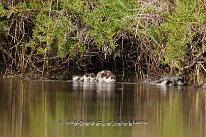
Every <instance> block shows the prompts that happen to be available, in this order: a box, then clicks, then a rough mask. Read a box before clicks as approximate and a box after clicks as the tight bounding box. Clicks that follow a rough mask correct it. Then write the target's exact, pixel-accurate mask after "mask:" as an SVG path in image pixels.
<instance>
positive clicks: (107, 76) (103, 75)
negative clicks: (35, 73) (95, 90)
mask: <svg viewBox="0 0 206 137" xmlns="http://www.w3.org/2000/svg"><path fill="white" fill-rule="evenodd" d="M96 79H97V81H98V82H115V81H116V76H115V75H114V74H113V73H112V72H111V71H109V70H102V71H100V72H99V73H97V77H96Z"/></svg>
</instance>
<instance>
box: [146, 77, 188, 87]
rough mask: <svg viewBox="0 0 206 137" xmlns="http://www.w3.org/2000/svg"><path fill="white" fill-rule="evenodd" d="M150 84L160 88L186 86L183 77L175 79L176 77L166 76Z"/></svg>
mask: <svg viewBox="0 0 206 137" xmlns="http://www.w3.org/2000/svg"><path fill="white" fill-rule="evenodd" d="M150 83H151V84H153V85H160V86H184V85H185V84H186V83H185V81H184V79H183V77H175V76H164V77H162V78H160V79H158V80H155V81H152V82H150Z"/></svg>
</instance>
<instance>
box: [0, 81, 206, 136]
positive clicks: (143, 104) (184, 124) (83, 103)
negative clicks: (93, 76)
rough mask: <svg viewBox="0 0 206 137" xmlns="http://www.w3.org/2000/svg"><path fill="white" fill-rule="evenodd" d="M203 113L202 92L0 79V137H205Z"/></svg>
mask: <svg viewBox="0 0 206 137" xmlns="http://www.w3.org/2000/svg"><path fill="white" fill-rule="evenodd" d="M205 110H206V92H205V91H204V90H203V89H200V90H198V91H197V90H195V89H192V88H187V87H160V86H152V85H141V84H131V83H115V84H106V83H102V84H94V83H93V84H92V83H90V84H89V83H81V84H80V83H73V82H62V81H25V80H0V137H57V136H58V137H80V136H81V137H97V136H98V137H110V136H112V137H113V136H115V137H118V136H120V137H125V136H127V137H133V136H141V137H151V136H152V137H194V136H195V137H205V136H206V133H205V132H206V126H205V123H206V119H205V118H206V112H205ZM67 120H71V121H67ZM73 120H77V122H79V121H80V120H83V123H86V122H87V120H94V121H93V122H91V124H92V123H94V124H95V125H93V126H91V124H90V125H89V126H86V125H84V126H83V125H82V126H81V125H74V124H75V122H74V124H71V122H72V121H73ZM97 120H101V121H97ZM109 120H116V121H114V122H113V124H112V125H113V126H107V122H108V121H109ZM118 120H124V123H131V122H133V121H131V120H142V121H144V122H142V123H141V122H140V123H139V124H137V123H136V124H133V125H131V124H130V126H129V125H127V126H123V125H119V126H118ZM98 122H99V123H102V124H105V125H106V126H97V125H96V123H98ZM87 123H88V122H87ZM119 123H121V121H119ZM100 125H101V124H100Z"/></svg>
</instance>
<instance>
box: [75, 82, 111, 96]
mask: <svg viewBox="0 0 206 137" xmlns="http://www.w3.org/2000/svg"><path fill="white" fill-rule="evenodd" d="M72 89H73V91H77V92H79V91H83V92H84V93H92V92H96V93H98V94H99V93H109V94H110V93H112V92H113V91H115V84H114V83H106V82H72Z"/></svg>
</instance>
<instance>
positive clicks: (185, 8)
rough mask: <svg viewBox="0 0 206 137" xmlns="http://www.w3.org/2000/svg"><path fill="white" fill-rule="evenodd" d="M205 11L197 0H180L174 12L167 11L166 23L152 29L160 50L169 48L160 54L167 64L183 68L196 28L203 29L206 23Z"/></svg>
mask: <svg viewBox="0 0 206 137" xmlns="http://www.w3.org/2000/svg"><path fill="white" fill-rule="evenodd" d="M197 9H198V10H197ZM204 12H205V11H204V10H203V11H202V9H200V7H199V6H198V3H197V1H189V2H188V1H186V2H185V3H183V2H179V4H178V7H177V8H176V11H175V12H173V13H172V14H170V13H169V11H167V12H166V13H165V21H164V23H162V24H161V26H160V27H159V28H158V29H157V30H155V29H152V31H153V32H152V33H153V36H154V37H155V38H156V41H158V44H159V45H157V46H159V47H158V49H159V52H160V51H161V50H163V49H164V48H166V49H167V52H164V54H163V56H160V57H161V60H162V61H163V62H164V63H165V64H169V65H171V66H172V65H173V67H177V68H179V69H180V70H181V69H182V66H181V61H183V60H184V59H185V57H186V56H185V55H186V52H187V50H188V49H189V47H190V45H191V44H192V42H193V40H194V37H195V36H196V33H197V32H196V31H195V30H194V29H201V26H202V24H204V23H205V15H206V14H202V13H204ZM162 45H164V46H162ZM160 55H162V54H160Z"/></svg>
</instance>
